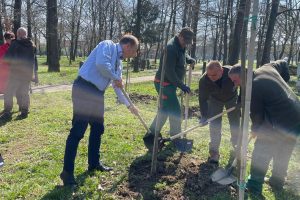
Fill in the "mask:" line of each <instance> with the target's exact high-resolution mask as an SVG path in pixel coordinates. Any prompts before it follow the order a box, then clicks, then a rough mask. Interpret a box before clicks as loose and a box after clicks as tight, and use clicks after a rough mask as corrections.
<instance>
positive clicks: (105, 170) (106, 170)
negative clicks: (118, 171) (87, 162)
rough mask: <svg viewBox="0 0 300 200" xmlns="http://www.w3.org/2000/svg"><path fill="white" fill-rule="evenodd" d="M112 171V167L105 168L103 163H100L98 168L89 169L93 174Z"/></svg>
mask: <svg viewBox="0 0 300 200" xmlns="http://www.w3.org/2000/svg"><path fill="white" fill-rule="evenodd" d="M112 170H113V168H112V167H108V166H105V165H103V164H102V163H100V164H99V165H97V166H96V167H89V168H88V171H89V172H93V171H101V172H109V171H112Z"/></svg>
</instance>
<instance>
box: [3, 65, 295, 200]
mask: <svg viewBox="0 0 300 200" xmlns="http://www.w3.org/2000/svg"><path fill="white" fill-rule="evenodd" d="M66 69H67V67H66ZM42 71H43V70H41V71H40V73H41V72H42ZM66 73H67V75H66V76H65V77H70V80H71V77H72V76H73V75H72V73H71V72H69V71H68V72H66ZM69 73H70V74H69ZM53 74H54V73H51V75H49V79H50V78H51V79H52V78H53V79H54V80H55V79H56V78H58V77H59V75H58V76H57V77H55V76H54V75H53ZM43 75H44V76H43ZM74 75H75V73H74ZM47 76H48V74H47V73H44V74H43V73H41V77H40V78H41V79H42V77H43V78H44V77H47ZM49 79H48V80H47V81H49ZM197 80H198V77H194V79H193V84H192V89H193V90H195V89H197ZM47 81H46V78H45V83H47ZM130 92H131V93H132V92H136V93H139V94H147V95H156V92H155V90H154V87H153V84H152V82H146V83H140V84H133V85H132V86H131V87H130ZM105 97H106V100H105V104H106V112H105V128H106V130H105V134H104V135H103V138H102V146H101V160H102V161H103V162H104V163H105V164H107V165H109V166H112V167H114V171H113V172H111V173H101V172H97V173H95V174H92V175H91V174H88V173H87V172H86V169H87V143H88V132H87V133H86V135H85V137H84V139H83V140H82V141H81V143H80V145H79V148H78V153H77V157H76V165H75V176H76V179H77V181H78V182H79V185H78V186H77V187H75V188H70V187H61V186H60V185H61V184H62V183H61V180H60V179H59V173H60V172H61V170H62V166H63V155H64V148H65V141H66V138H67V136H68V134H69V130H70V127H71V118H72V104H71V92H70V91H61V92H55V93H45V94H32V96H31V109H30V114H29V117H28V118H27V119H24V120H16V116H17V113H16V112H17V105H14V111H15V113H14V115H13V119H12V121H10V122H7V123H3V122H1V123H0V152H1V153H2V155H3V156H4V158H5V166H4V167H3V168H1V169H0V199H5V200H7V199H122V198H121V197H120V195H119V193H118V191H119V190H120V186H122V185H123V184H124V183H125V182H127V181H129V178H130V177H129V176H128V173H129V170H130V168H131V166H132V164H133V163H136V162H137V161H139V160H140V159H141V158H143V159H148V160H149V159H151V158H150V156H149V154H146V153H147V151H146V149H145V148H144V146H143V142H142V136H143V135H144V133H145V131H144V129H143V127H142V125H141V124H140V123H139V121H138V119H137V118H135V117H134V116H133V115H132V114H131V113H130V112H129V111H128V110H127V109H126V108H125V106H123V105H116V97H115V94H114V93H113V91H112V90H111V89H109V90H108V91H107V92H106V94H105ZM1 102H3V100H1ZM190 104H191V105H197V104H198V103H197V97H196V96H193V97H192V98H191V103H190ZM136 105H137V107H138V108H139V109H140V111H141V114H142V116H143V118H144V119H145V120H146V122H147V123H148V124H150V122H151V120H152V119H153V117H154V116H155V114H156V106H157V105H156V101H154V100H152V101H149V102H147V103H146V102H141V101H140V102H138V103H136ZM2 109H3V104H2V103H1V105H0V110H2ZM196 124H197V119H196V118H192V119H190V120H189V123H188V126H193V125H196ZM222 130H223V137H222V144H221V149H220V150H221V152H220V153H221V155H222V158H221V163H220V165H221V166H225V165H226V164H227V159H228V156H229V149H230V140H229V126H228V121H227V118H226V117H225V118H224V120H223V129H222ZM167 131H168V123H167V124H166V126H165V127H164V129H163V134H164V136H167V134H166V133H167ZM188 138H190V139H193V140H194V148H193V150H192V152H191V153H189V154H187V155H186V157H187V160H189V159H191V160H192V159H199V160H202V161H203V162H204V161H205V160H206V158H207V155H208V143H209V131H208V127H203V128H201V129H196V130H195V131H193V132H192V133H191V134H189V135H188ZM252 148H253V142H252V143H251V144H250V146H249V151H251V150H252ZM283 148H284V147H283ZM249 155H251V153H250V152H249ZM169 156H171V157H174V158H177V157H179V156H180V154H179V153H178V152H175V153H173V154H172V155H169ZM299 163H300V145H299V143H298V145H297V148H296V149H295V152H294V154H293V157H292V159H291V162H290V169H289V177H288V184H287V186H286V191H285V192H283V193H281V194H276V195H275V194H274V193H273V192H272V191H271V190H270V187H269V186H268V185H267V184H265V185H264V195H265V196H266V198H267V199H270V200H272V199H276V200H278V199H282V200H287V199H288V200H292V199H295V200H296V199H299V198H300V196H299V195H300V194H298V196H297V195H296V194H295V192H297V191H296V189H297V188H298V192H299V185H300V180H299V174H300V171H299V170H300V166H299ZM248 168H249V163H248ZM248 170H249V169H248ZM149 173H150V171H149ZM268 176H270V173H268ZM151 187H152V188H150V189H149V188H147V191H144V192H143V196H142V197H140V198H138V199H153V198H155V197H156V193H155V191H163V190H165V189H166V188H176V191H178V192H181V193H182V195H183V196H185V197H186V198H189V199H195V200H196V199H199V198H198V197H197V196H195V195H194V194H191V193H188V192H185V191H186V190H187V189H188V188H187V187H188V186H187V185H186V184H185V183H177V182H176V181H175V182H174V183H169V182H166V181H164V179H163V177H159V178H157V179H156V182H155V183H154V184H153V185H152V186H151ZM147 194H149V196H147ZM232 198H233V197H231V196H228V194H227V193H226V194H225V193H222V192H216V193H215V194H213V195H212V196H208V197H207V198H205V199H224V200H225V199H226V200H227V199H232ZM127 199H130V198H127ZM131 199H133V198H131Z"/></svg>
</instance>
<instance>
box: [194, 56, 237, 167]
mask: <svg viewBox="0 0 300 200" xmlns="http://www.w3.org/2000/svg"><path fill="white" fill-rule="evenodd" d="M230 67H231V66H223V67H222V65H221V63H220V62H219V61H215V60H213V61H210V62H209V63H208V65H207V68H206V72H205V73H204V74H203V75H202V76H201V78H200V81H199V105H200V112H201V119H200V124H203V125H206V123H207V122H206V120H207V119H208V118H210V117H213V116H215V115H217V114H219V113H221V112H223V109H224V107H225V108H226V109H229V108H231V107H237V100H238V92H237V89H236V87H235V86H234V84H233V82H232V81H231V80H230V78H229V77H228V71H229V69H230ZM227 115H228V120H229V124H230V132H231V143H232V146H233V151H231V153H230V159H229V161H228V163H231V161H232V160H233V157H235V156H234V153H235V148H236V145H237V141H238V133H239V125H240V110H239V109H235V110H233V111H232V112H230V113H228V114H227ZM221 129H222V117H220V118H217V119H215V120H213V121H211V122H210V123H209V132H210V143H209V154H210V156H209V158H208V161H209V162H210V163H217V164H218V163H219V157H220V154H219V147H220V143H221Z"/></svg>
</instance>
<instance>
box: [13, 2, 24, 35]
mask: <svg viewBox="0 0 300 200" xmlns="http://www.w3.org/2000/svg"><path fill="white" fill-rule="evenodd" d="M21 6H22V1H21V0H15V4H14V30H13V31H14V33H15V34H16V33H17V30H18V28H20V27H21Z"/></svg>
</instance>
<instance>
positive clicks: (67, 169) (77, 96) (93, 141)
mask: <svg viewBox="0 0 300 200" xmlns="http://www.w3.org/2000/svg"><path fill="white" fill-rule="evenodd" d="M138 44H139V42H138V40H137V38H136V37H134V36H133V35H124V36H123V37H122V38H121V39H120V41H119V43H114V42H113V41H110V40H105V41H102V42H100V43H99V44H98V45H97V46H96V47H95V49H94V50H93V51H92V52H91V54H90V55H89V56H88V58H87V60H86V61H85V62H84V64H83V65H82V67H81V68H80V70H79V74H78V77H77V79H76V80H75V81H74V84H73V88H72V102H73V119H72V128H71V130H70V134H69V136H68V138H67V141H66V149H65V156H64V167H63V171H62V173H61V174H60V178H61V179H62V181H63V183H64V185H74V184H76V181H75V178H74V162H75V157H76V152H77V148H78V144H79V141H80V140H81V139H82V138H83V136H84V133H85V131H86V129H87V126H88V125H90V137H89V146H88V165H89V167H88V170H89V171H95V170H98V171H111V170H112V168H110V167H107V166H104V165H103V164H102V163H101V162H100V160H99V159H100V144H101V135H102V134H103V133H104V93H105V90H106V88H107V87H108V86H109V85H110V84H111V83H112V86H113V88H114V90H115V93H116V94H117V96H118V98H119V101H120V102H121V103H123V104H125V105H126V106H127V108H128V109H129V110H130V111H131V112H132V113H133V114H137V113H138V110H137V109H136V108H135V107H134V106H130V104H129V102H128V101H127V99H126V98H125V96H124V95H123V93H122V91H121V88H122V87H123V84H122V59H125V58H131V57H135V56H136V51H137V48H138Z"/></svg>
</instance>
